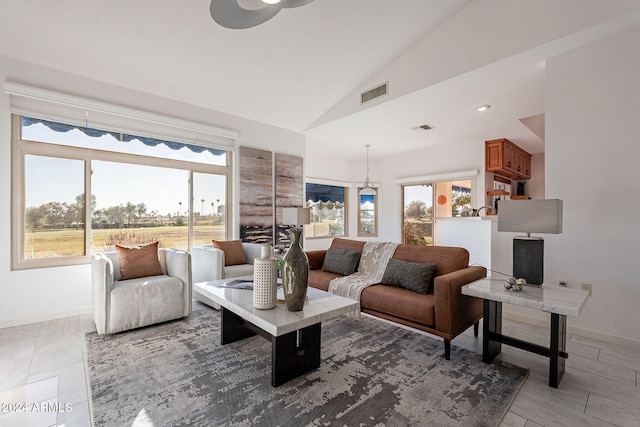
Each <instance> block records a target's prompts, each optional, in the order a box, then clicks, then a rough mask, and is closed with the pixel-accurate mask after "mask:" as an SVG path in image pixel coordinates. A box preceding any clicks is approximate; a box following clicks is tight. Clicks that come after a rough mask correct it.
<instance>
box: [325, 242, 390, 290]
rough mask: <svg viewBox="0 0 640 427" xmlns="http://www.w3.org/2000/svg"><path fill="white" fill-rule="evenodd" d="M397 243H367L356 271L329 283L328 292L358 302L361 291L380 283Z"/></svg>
mask: <svg viewBox="0 0 640 427" xmlns="http://www.w3.org/2000/svg"><path fill="white" fill-rule="evenodd" d="M397 247H398V243H392V242H367V243H365V245H364V248H363V249H362V256H361V257H360V264H359V265H358V271H357V272H355V273H353V274H351V275H349V276H344V277H338V278H337V279H333V280H332V281H331V282H329V292H331V293H334V294H336V295H341V296H343V297H347V298H351V299H354V300H356V301H360V295H361V294H362V290H363V289H364V288H366V287H367V286H371V285H374V284H376V283H380V281H381V280H382V276H384V270H385V269H386V268H387V263H388V262H389V260H390V259H391V257H393V254H394V252H395V251H396V248H397Z"/></svg>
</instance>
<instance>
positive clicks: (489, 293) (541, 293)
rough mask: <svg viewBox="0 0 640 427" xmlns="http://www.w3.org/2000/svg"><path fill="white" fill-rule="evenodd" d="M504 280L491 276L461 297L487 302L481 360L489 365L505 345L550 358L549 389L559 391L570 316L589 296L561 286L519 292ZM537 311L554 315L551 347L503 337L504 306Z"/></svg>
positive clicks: (468, 287) (465, 289)
mask: <svg viewBox="0 0 640 427" xmlns="http://www.w3.org/2000/svg"><path fill="white" fill-rule="evenodd" d="M504 284H505V280H504V279H494V278H491V277H488V278H485V279H481V280H477V281H475V282H473V283H469V284H468V285H465V286H463V287H462V294H463V295H469V296H473V297H478V298H482V299H483V300H484V303H483V304H484V314H483V320H482V324H483V330H482V331H483V335H482V361H483V362H485V363H490V362H491V361H492V360H493V358H494V357H496V356H497V355H498V354H499V353H500V351H501V350H502V344H505V345H509V346H512V347H517V348H519V349H522V350H526V351H530V352H532V353H535V354H539V355H542V356H545V357H548V358H549V386H551V387H555V388H558V384H559V383H560V380H561V379H562V374H564V362H565V359H566V358H567V357H568V354H567V352H566V340H567V330H566V328H567V316H572V317H578V316H579V315H580V313H581V312H582V309H583V308H584V306H585V304H586V303H587V300H588V299H589V293H588V292H586V291H583V290H580V289H572V288H561V287H558V286H545V285H542V286H524V287H523V289H522V291H520V292H512V291H510V290H507V289H505V288H504ZM503 302H504V303H508V304H514V305H519V306H521V307H529V308H535V309H538V310H541V311H546V312H548V313H550V314H551V328H550V329H551V330H550V340H549V347H544V346H541V345H538V344H533V343H530V342H527V341H523V340H520V339H517V338H513V337H509V336H506V335H502V303H503Z"/></svg>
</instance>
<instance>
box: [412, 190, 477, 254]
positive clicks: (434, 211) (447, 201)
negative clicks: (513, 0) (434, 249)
mask: <svg viewBox="0 0 640 427" xmlns="http://www.w3.org/2000/svg"><path fill="white" fill-rule="evenodd" d="M471 187H472V186H471V179H457V180H448V181H436V182H425V183H417V184H411V185H403V187H402V196H403V207H404V208H403V215H402V217H403V219H402V223H403V230H404V236H403V237H404V240H403V241H404V243H405V244H408V245H432V244H433V241H434V235H433V233H434V221H435V220H436V219H437V218H451V217H460V216H466V215H469V214H471V212H472V210H471V201H472V200H473V199H472V193H471Z"/></svg>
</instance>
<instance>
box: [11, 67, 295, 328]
mask: <svg viewBox="0 0 640 427" xmlns="http://www.w3.org/2000/svg"><path fill="white" fill-rule="evenodd" d="M5 81H12V82H16V83H22V84H27V85H31V86H35V87H41V88H44V89H49V90H54V91H58V92H63V93H69V94H72V95H77V96H81V97H86V98H92V99H96V100H100V101H105V102H111V103H114V104H119V105H123V106H128V107H132V108H138V109H141V110H145V111H150V112H154V113H160V114H165V115H169V116H173V117H179V118H183V119H187V120H193V121H196V122H200V123H205V124H210V125H214V126H219V127H223V128H227V129H232V130H236V131H238V132H239V133H240V138H239V139H238V140H237V145H247V146H251V147H256V148H262V149H266V150H271V151H273V152H279V153H284V154H291V155H296V156H304V154H305V137H304V135H302V134H300V133H297V132H292V131H288V130H285V129H281V128H276V127H273V126H267V125H264V124H261V123H257V122H252V121H249V120H245V119H242V118H238V117H234V116H230V115H227V114H222V113H218V112H215V111H210V110H205V109H202V108H198V107H195V106H191V105H186V104H183V103H180V102H177V101H173V100H168V99H164V98H159V97H155V96H153V95H149V94H143V93H139V92H136V91H133V90H130V89H126V88H122V87H117V86H113V85H109V84H105V83H100V82H96V81H91V80H87V79H84V78H79V77H77V76H73V75H70V74H65V73H61V72H58V71H55V70H51V69H45V68H41V67H38V66H34V65H31V64H26V63H22V62H18V61H14V60H10V59H7V58H2V57H0V82H5ZM9 105H10V99H9V96H8V95H6V94H5V93H4V92H3V91H2V92H1V93H0V200H1V201H2V202H1V203H0V224H1V225H0V242H2V243H1V244H0V328H2V327H6V326H11V325H17V324H23V323H29V322H34V321H40V320H45V319H53V318H57V317H63V316H69V315H75V314H80V313H89V312H91V310H92V309H91V275H90V266H89V265H80V266H73V267H58V268H45V269H33V270H22V271H11V233H10V231H11V221H10V209H11V186H10V183H11V177H10V172H11V164H10V158H11V155H10V154H11V134H10V129H11V126H10V119H11V117H10V110H9ZM234 192H235V193H234V194H236V195H237V188H236V189H234ZM237 200H238V199H237V197H236V198H235V201H234V206H236V209H235V210H234V211H235V218H234V222H235V224H236V227H234V229H237V211H238V209H237Z"/></svg>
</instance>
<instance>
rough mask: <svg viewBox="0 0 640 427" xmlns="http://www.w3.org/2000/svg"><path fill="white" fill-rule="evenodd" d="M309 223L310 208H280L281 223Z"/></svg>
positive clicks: (296, 224) (294, 224)
mask: <svg viewBox="0 0 640 427" xmlns="http://www.w3.org/2000/svg"><path fill="white" fill-rule="evenodd" d="M310 223H311V209H309V208H282V224H283V225H293V226H296V227H299V226H301V225H305V224H310Z"/></svg>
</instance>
